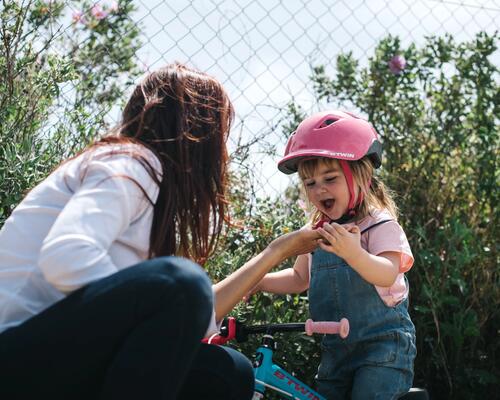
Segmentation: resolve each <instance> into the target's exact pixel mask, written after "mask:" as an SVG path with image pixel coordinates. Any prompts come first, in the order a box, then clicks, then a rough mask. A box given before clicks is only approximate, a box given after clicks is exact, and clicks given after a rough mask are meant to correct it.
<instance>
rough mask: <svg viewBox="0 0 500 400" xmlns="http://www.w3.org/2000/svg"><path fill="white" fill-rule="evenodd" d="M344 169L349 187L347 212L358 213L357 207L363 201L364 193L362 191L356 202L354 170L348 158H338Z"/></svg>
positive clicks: (352, 214)
mask: <svg viewBox="0 0 500 400" xmlns="http://www.w3.org/2000/svg"><path fill="white" fill-rule="evenodd" d="M338 161H339V164H340V167H341V168H342V171H343V172H344V176H345V179H346V181H347V188H348V189H349V205H348V206H347V213H346V214H350V215H351V216H354V215H355V214H356V211H355V208H356V206H357V205H358V204H360V203H361V202H362V201H363V194H362V193H360V196H359V199H358V201H357V202H356V199H355V193H354V179H353V177H352V171H351V168H350V167H349V164H348V162H347V161H346V160H338Z"/></svg>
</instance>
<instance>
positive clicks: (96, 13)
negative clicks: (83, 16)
mask: <svg viewBox="0 0 500 400" xmlns="http://www.w3.org/2000/svg"><path fill="white" fill-rule="evenodd" d="M90 13H91V14H92V16H93V17H94V18H95V19H97V20H101V19H104V18H106V17H107V16H108V13H107V12H106V11H104V10H103V9H102V7H101V6H100V5H99V4H96V5H95V6H94V7H92V9H91V10H90Z"/></svg>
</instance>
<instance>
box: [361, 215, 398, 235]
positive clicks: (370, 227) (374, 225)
mask: <svg viewBox="0 0 500 400" xmlns="http://www.w3.org/2000/svg"><path fill="white" fill-rule="evenodd" d="M389 221H394V220H393V219H384V220H383V221H379V222H377V223H376V224H373V225H370V226H369V227H368V228H365V229H363V230H362V231H361V235H362V234H363V233H365V232H366V231H369V230H370V229H372V228H375V227H376V226H377V225H382V224H385V223H386V222H389Z"/></svg>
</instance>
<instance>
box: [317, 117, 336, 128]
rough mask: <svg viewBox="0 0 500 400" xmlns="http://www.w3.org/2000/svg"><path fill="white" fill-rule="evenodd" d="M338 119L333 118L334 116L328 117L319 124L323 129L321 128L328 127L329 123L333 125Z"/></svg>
mask: <svg viewBox="0 0 500 400" xmlns="http://www.w3.org/2000/svg"><path fill="white" fill-rule="evenodd" d="M337 121H338V119H333V118H327V119H325V120H324V121H323V122H322V123H321V124H320V125H319V126H318V128H319V129H321V128H326V127H327V126H328V125H331V124H333V123H334V122H337Z"/></svg>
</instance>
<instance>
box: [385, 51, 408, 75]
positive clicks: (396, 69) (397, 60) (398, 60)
mask: <svg viewBox="0 0 500 400" xmlns="http://www.w3.org/2000/svg"><path fill="white" fill-rule="evenodd" d="M387 64H388V65H389V69H390V70H391V72H392V73H393V74H395V75H399V74H400V73H401V72H402V71H403V70H404V69H405V67H406V59H405V58H404V57H403V56H402V55H400V54H398V55H395V56H394V57H392V58H391V60H390V61H389V62H388V63H387Z"/></svg>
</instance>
